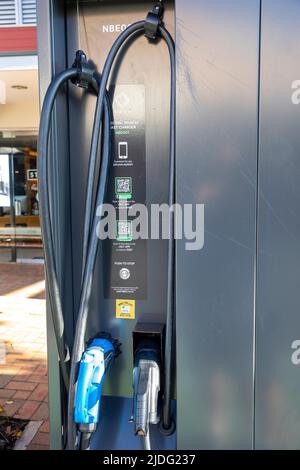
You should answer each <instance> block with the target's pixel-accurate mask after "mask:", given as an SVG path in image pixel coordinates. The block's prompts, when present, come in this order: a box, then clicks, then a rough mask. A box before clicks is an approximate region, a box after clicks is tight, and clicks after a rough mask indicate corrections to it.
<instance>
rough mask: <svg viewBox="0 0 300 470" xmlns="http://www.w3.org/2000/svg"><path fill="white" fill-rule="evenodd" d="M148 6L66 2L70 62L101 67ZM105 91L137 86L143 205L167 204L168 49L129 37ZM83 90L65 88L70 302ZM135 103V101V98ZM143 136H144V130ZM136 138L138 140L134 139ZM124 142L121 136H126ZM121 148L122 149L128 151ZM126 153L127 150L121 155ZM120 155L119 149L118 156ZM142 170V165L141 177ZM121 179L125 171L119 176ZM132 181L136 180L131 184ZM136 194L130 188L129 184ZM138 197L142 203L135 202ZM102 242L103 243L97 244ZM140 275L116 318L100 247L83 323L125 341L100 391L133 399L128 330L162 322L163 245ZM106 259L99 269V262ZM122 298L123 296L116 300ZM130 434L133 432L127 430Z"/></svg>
mask: <svg viewBox="0 0 300 470" xmlns="http://www.w3.org/2000/svg"><path fill="white" fill-rule="evenodd" d="M152 7H153V2H152V1H148V0H147V1H142V2H134V1H128V2H119V1H103V2H100V3H99V2H97V3H96V2H78V3H77V2H70V3H69V4H68V15H67V19H68V20H67V21H68V22H67V27H68V60H69V65H71V63H72V60H73V57H74V51H75V50H76V49H77V48H81V49H83V50H84V51H86V52H87V53H88V56H89V58H91V59H92V60H93V61H94V62H95V63H96V65H97V67H98V69H99V71H101V70H102V68H103V64H104V61H105V58H106V56H107V54H108V52H109V50H110V48H111V46H112V44H113V42H114V40H115V39H116V38H117V36H118V35H119V34H120V31H121V30H122V28H124V26H126V25H128V24H130V23H133V22H134V21H137V20H141V19H144V18H145V17H146V14H147V12H148V11H149V10H151V9H152ZM173 16H174V10H173V2H172V1H170V2H166V12H165V17H164V18H165V23H166V26H167V28H168V29H169V31H170V32H171V34H173V31H174V18H173ZM110 85H111V86H110V91H111V92H112V93H113V91H114V89H115V90H117V89H118V88H119V89H123V90H126V87H128V90H130V92H129V94H130V93H131V92H132V91H131V90H133V93H134V90H136V97H137V98H138V97H141V96H142V92H141V90H142V88H143V90H144V92H143V93H144V108H145V110H144V118H143V119H144V126H143V129H140V130H139V133H140V134H139V136H138V138H139V139H142V140H144V144H143V145H144V146H145V153H146V188H145V190H146V191H145V194H146V204H147V206H148V207H150V204H151V203H157V204H161V203H164V202H167V201H168V163H169V123H170V117H169V102H170V70H169V54H168V50H167V47H166V45H165V44H164V42H163V41H159V42H158V44H151V43H149V41H148V40H147V39H146V38H145V37H144V36H143V35H142V36H139V37H136V38H135V39H134V40H133V41H131V40H130V41H129V42H128V44H127V45H126V46H125V49H124V51H123V52H122V53H121V54H119V55H118V57H117V60H116V66H115V67H114V69H113V72H112V76H111V81H110ZM82 93H83V92H82V90H79V89H75V88H74V87H73V88H72V89H70V100H69V107H70V113H69V114H70V133H71V135H70V145H71V154H72V156H73V158H72V161H71V181H72V188H71V191H72V203H73V205H72V224H73V230H72V232H73V273H74V304H75V306H78V303H79V291H80V289H79V286H80V273H81V247H82V236H83V234H82V230H81V228H80V229H79V227H82V226H83V216H84V203H85V201H84V194H85V189H86V175H87V164H88V156H89V150H90V138H91V132H92V125H93V116H94V109H95V102H96V98H95V97H93V96H91V95H88V94H85V96H84V97H83V100H82ZM133 105H134V106H136V103H135V102H133ZM142 134H143V135H142ZM133 138H135V137H133ZM123 141H126V138H125V139H123ZM128 149H129V147H128ZM125 151H126V150H125V147H122V152H125ZM129 151H130V149H129ZM124 155H125V154H124ZM122 156H123V153H122ZM144 170H145V168H144V167H141V178H139V180H140V181H142V180H143V178H144V176H143V174H142V173H144ZM122 176H128V175H127V174H124V175H122ZM134 184H135V181H134V179H133V186H134ZM133 191H134V187H133ZM136 202H141V201H136ZM100 245H102V244H101V242H100ZM146 245H147V246H146V250H147V257H146V263H145V270H146V273H145V278H146V282H147V286H146V288H147V289H146V295H145V296H144V297H145V298H144V299H136V298H135V296H133V299H132V300H135V318H134V319H128V320H127V319H120V318H117V315H116V313H117V312H116V300H117V299H115V298H106V297H107V295H106V294H105V292H104V288H103V284H104V282H103V276H106V277H108V276H109V275H110V266H109V265H106V264H107V263H106V261H105V262H104V260H106V259H107V258H106V255H105V256H104V257H103V256H102V255H103V251H102V248H103V247H102V248H101V246H99V250H98V260H97V264H96V272H95V279H94V286H93V295H92V299H91V312H92V313H91V315H90V316H89V321H88V336H92V335H95V333H97V332H98V331H101V330H104V331H109V332H110V333H111V334H112V335H113V336H114V337H116V338H118V339H119V340H120V341H121V343H122V354H121V355H120V356H119V357H118V359H117V360H116V361H115V363H114V366H113V367H112V369H111V371H110V373H109V375H108V376H107V379H106V381H105V384H104V394H105V395H110V396H116V397H132V393H133V392H132V371H133V355H132V354H133V349H132V331H133V330H134V327H135V325H136V323H137V322H138V321H139V320H144V321H145V320H146V319H150V318H151V319H156V320H157V321H164V319H165V313H166V282H167V242H166V241H165V240H163V241H161V240H147V241H146ZM103 263H104V266H103ZM121 299H122V297H121ZM130 432H131V430H130Z"/></svg>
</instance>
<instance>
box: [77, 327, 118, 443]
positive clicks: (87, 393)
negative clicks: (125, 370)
mask: <svg viewBox="0 0 300 470" xmlns="http://www.w3.org/2000/svg"><path fill="white" fill-rule="evenodd" d="M119 354H120V343H119V342H118V341H116V340H113V339H112V338H111V336H110V335H109V334H106V333H100V335H97V337H96V338H94V339H92V340H91V342H90V343H89V345H88V347H87V349H86V350H85V351H84V353H83V355H82V358H81V361H80V365H79V374H78V381H77V390H76V397H75V411H74V421H75V423H77V424H78V426H79V431H80V432H82V433H88V434H90V433H93V432H94V431H96V428H97V424H98V422H99V418H100V404H101V394H102V386H103V382H104V379H105V376H106V374H107V372H108V370H109V369H110V367H111V365H112V363H113V361H114V359H115V357H116V356H118V355H119Z"/></svg>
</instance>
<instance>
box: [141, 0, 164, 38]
mask: <svg viewBox="0 0 300 470" xmlns="http://www.w3.org/2000/svg"><path fill="white" fill-rule="evenodd" d="M163 14H164V7H163V4H162V2H159V3H157V4H156V5H155V7H154V8H153V10H152V11H150V12H149V13H148V15H147V18H146V20H145V36H146V38H148V39H150V40H152V41H154V40H155V39H156V38H157V36H158V31H159V27H160V25H161V24H162V17H163Z"/></svg>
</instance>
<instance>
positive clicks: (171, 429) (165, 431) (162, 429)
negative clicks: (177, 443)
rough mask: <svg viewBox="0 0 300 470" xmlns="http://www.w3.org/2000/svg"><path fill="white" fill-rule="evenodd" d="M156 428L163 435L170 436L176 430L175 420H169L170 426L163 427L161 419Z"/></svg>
mask: <svg viewBox="0 0 300 470" xmlns="http://www.w3.org/2000/svg"><path fill="white" fill-rule="evenodd" d="M158 429H159V432H160V433H161V434H162V435H163V436H171V435H172V434H174V432H175V431H176V424H175V421H174V420H173V419H172V420H171V424H170V427H169V428H165V427H164V423H163V421H162V420H161V421H160V423H159V425H158Z"/></svg>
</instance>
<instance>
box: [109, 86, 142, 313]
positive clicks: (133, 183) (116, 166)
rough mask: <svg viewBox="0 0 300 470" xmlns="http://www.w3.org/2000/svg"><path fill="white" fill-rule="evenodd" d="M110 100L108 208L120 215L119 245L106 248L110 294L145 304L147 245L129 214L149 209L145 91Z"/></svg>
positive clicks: (133, 89)
mask: <svg viewBox="0 0 300 470" xmlns="http://www.w3.org/2000/svg"><path fill="white" fill-rule="evenodd" d="M110 97H111V102H112V121H111V157H110V169H109V181H108V186H107V193H106V203H110V204H112V205H113V206H114V208H115V209H116V227H115V239H113V240H105V241H104V243H103V257H104V264H103V266H104V269H105V273H104V276H103V279H104V294H105V298H109V299H120V298H121V299H133V298H134V299H145V298H146V296H147V243H146V240H141V239H135V237H134V233H133V230H132V228H133V226H132V221H133V218H132V217H130V216H129V215H128V213H127V211H128V209H129V208H130V207H132V205H134V204H145V203H146V143H145V87H144V85H118V86H116V87H113V88H112V89H111V91H110ZM124 214H125V216H124ZM117 311H118V310H117ZM119 318H121V317H119Z"/></svg>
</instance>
